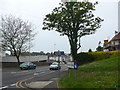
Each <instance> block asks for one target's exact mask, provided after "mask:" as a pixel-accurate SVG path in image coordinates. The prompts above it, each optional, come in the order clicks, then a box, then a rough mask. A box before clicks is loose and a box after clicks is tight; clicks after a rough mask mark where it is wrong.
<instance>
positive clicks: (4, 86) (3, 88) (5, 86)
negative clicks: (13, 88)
mask: <svg viewBox="0 0 120 90" xmlns="http://www.w3.org/2000/svg"><path fill="white" fill-rule="evenodd" d="M4 88H8V86H4V87H1V88H0V89H4Z"/></svg>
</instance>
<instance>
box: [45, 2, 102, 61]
mask: <svg viewBox="0 0 120 90" xmlns="http://www.w3.org/2000/svg"><path fill="white" fill-rule="evenodd" d="M96 4H98V2H95V3H92V2H88V1H87V0H85V1H82V2H63V3H60V6H59V7H56V8H55V9H53V11H52V13H50V14H47V15H46V17H45V18H44V21H43V25H44V26H43V30H55V31H57V32H59V33H61V35H66V36H67V37H68V39H69V43H70V46H71V54H72V57H73V60H74V61H75V60H77V51H78V49H80V47H81V45H80V38H81V37H82V36H85V35H90V34H94V33H95V31H96V29H98V28H100V27H101V24H100V23H101V22H102V21H103V20H102V19H101V18H100V17H95V15H94V14H93V12H92V11H95V5H96Z"/></svg>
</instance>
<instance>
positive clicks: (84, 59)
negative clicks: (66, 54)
mask: <svg viewBox="0 0 120 90" xmlns="http://www.w3.org/2000/svg"><path fill="white" fill-rule="evenodd" d="M77 58H78V59H77V60H78V62H77V63H78V65H82V64H85V63H90V62H92V61H93V60H94V58H93V56H92V55H91V54H88V53H79V54H78V57H77Z"/></svg>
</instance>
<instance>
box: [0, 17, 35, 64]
mask: <svg viewBox="0 0 120 90" xmlns="http://www.w3.org/2000/svg"><path fill="white" fill-rule="evenodd" d="M0 30H1V33H2V47H3V49H4V50H5V51H10V52H11V55H13V56H16V58H17V60H18V63H19V64H20V61H19V56H20V54H21V53H22V52H24V51H26V50H28V49H29V48H30V45H29V41H30V40H32V39H33V37H34V35H35V34H34V33H33V31H32V25H31V24H30V23H29V22H25V21H23V20H21V19H20V18H16V17H15V16H12V15H8V16H2V17H1V21H0Z"/></svg>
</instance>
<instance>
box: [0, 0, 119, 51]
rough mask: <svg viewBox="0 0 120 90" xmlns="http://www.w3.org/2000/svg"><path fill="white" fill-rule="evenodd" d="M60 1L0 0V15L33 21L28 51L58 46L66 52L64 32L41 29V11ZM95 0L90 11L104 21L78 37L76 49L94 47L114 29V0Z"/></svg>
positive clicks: (43, 11) (44, 12)
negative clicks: (79, 43)
mask: <svg viewBox="0 0 120 90" xmlns="http://www.w3.org/2000/svg"><path fill="white" fill-rule="evenodd" d="M90 1H92V2H95V0H90ZM60 2H61V0H0V15H9V14H11V15H14V16H16V17H19V18H21V19H22V20H24V21H29V22H31V23H32V24H33V25H34V26H33V27H34V28H35V30H34V31H35V32H37V35H36V36H35V39H34V41H32V43H33V48H31V50H30V51H38V52H40V51H44V52H53V51H54V50H62V51H65V52H66V53H69V52H70V46H69V42H68V39H67V37H66V36H60V34H59V33H57V32H55V31H47V30H46V31H43V30H42V26H43V25H42V23H43V19H44V18H45V15H46V14H48V13H51V11H52V10H53V9H54V8H55V7H58V6H59V3H60ZM98 2H99V4H98V5H97V6H96V11H95V12H94V13H95V15H96V16H99V17H101V18H103V19H104V22H102V27H101V28H100V29H98V30H97V32H96V33H95V34H93V35H89V36H84V37H82V38H81V46H82V47H81V49H80V50H79V51H78V52H83V51H84V52H87V51H88V49H90V48H91V49H92V50H93V51H95V50H96V47H97V46H98V42H99V41H101V42H102V43H103V40H105V39H108V40H110V39H111V38H112V37H113V36H114V32H115V30H116V31H117V30H118V0H98Z"/></svg>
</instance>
